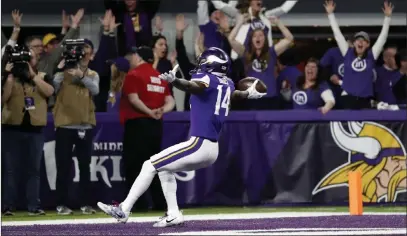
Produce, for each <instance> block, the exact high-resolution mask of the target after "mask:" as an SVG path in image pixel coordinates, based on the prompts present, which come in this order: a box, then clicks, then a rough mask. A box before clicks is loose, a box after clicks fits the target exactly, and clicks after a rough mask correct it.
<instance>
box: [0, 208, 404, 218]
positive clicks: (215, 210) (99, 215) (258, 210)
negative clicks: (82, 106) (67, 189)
mask: <svg viewBox="0 0 407 236" xmlns="http://www.w3.org/2000/svg"><path fill="white" fill-rule="evenodd" d="M183 211H184V215H196V214H228V213H229V214H239V213H262V212H347V211H348V207H276V208H274V207H211V208H189V209H184V210H183ZM364 211H365V212H406V207H405V206H402V207H393V206H374V207H364ZM162 214H163V212H147V213H133V214H132V216H161V215H162ZM105 217H109V216H106V215H105V214H102V213H100V212H98V213H96V214H94V215H82V214H81V213H80V212H79V211H77V212H74V214H73V215H69V216H59V215H57V214H56V213H55V211H48V212H47V215H45V216H29V215H28V213H26V212H17V213H16V214H15V215H14V216H3V217H2V221H23V220H61V219H89V218H105Z"/></svg>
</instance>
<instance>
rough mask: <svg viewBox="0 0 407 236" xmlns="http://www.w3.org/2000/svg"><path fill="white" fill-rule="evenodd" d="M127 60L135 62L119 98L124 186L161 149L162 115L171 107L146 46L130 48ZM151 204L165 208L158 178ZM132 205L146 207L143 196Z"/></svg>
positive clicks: (149, 49)
mask: <svg viewBox="0 0 407 236" xmlns="http://www.w3.org/2000/svg"><path fill="white" fill-rule="evenodd" d="M132 51H133V55H132V56H131V58H130V64H133V65H135V66H136V67H135V69H133V70H131V71H130V72H129V73H128V74H127V76H126V78H125V80H124V84H123V89H122V98H121V100H120V121H121V123H122V124H123V125H124V135H123V161H124V164H125V178H126V184H127V188H128V190H130V188H131V186H132V185H133V182H134V180H135V179H136V177H137V173H139V171H140V170H141V167H142V165H143V163H144V161H146V160H148V159H149V158H150V157H151V156H152V155H154V154H155V153H157V152H159V151H161V138H162V120H161V118H162V115H163V113H167V112H170V111H172V110H173V109H174V106H175V101H174V99H173V97H172V96H171V93H170V90H169V87H168V83H167V82H166V81H163V80H160V79H159V78H158V76H159V74H160V73H159V72H158V71H156V70H155V69H154V68H153V65H152V64H153V63H154V54H153V51H152V49H151V48H149V47H139V48H133V50H132ZM152 191H153V193H152V194H151V195H152V198H153V202H154V208H155V209H156V210H163V209H165V208H166V205H165V199H164V197H163V193H162V190H161V185H160V182H159V181H158V179H155V181H154V182H153V187H152ZM140 199H141V201H139V202H138V203H139V204H138V205H137V204H136V206H135V209H137V210H147V209H148V201H147V199H146V197H144V198H143V197H142V198H140Z"/></svg>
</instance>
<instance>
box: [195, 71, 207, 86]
mask: <svg viewBox="0 0 407 236" xmlns="http://www.w3.org/2000/svg"><path fill="white" fill-rule="evenodd" d="M191 81H196V82H200V83H203V84H205V85H206V87H209V84H210V82H211V78H210V75H209V74H207V73H195V74H192V76H191Z"/></svg>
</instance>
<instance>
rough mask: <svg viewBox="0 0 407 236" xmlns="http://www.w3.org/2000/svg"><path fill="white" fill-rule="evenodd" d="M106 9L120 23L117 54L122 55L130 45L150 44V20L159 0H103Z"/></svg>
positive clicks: (156, 9)
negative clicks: (110, 11)
mask: <svg viewBox="0 0 407 236" xmlns="http://www.w3.org/2000/svg"><path fill="white" fill-rule="evenodd" d="M104 2H105V7H106V9H110V10H112V12H113V15H115V16H116V20H117V23H121V25H120V26H119V28H118V30H117V37H118V47H119V48H118V49H119V56H124V55H125V54H126V52H128V51H129V50H130V49H131V48H132V47H139V46H148V45H150V42H151V38H152V36H153V34H152V25H151V21H152V19H153V18H154V16H155V14H156V12H157V11H158V8H159V6H160V0H154V1H140V0H124V1H117V0H104Z"/></svg>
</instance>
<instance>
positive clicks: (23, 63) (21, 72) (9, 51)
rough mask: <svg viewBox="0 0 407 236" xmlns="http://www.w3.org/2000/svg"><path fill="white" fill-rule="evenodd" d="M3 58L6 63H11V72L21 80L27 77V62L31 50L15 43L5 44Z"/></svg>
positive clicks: (29, 58)
mask: <svg viewBox="0 0 407 236" xmlns="http://www.w3.org/2000/svg"><path fill="white" fill-rule="evenodd" d="M4 56H5V57H4V58H3V59H4V60H5V61H7V63H13V65H14V66H13V69H12V70H11V73H12V74H13V75H14V76H15V77H18V78H20V79H22V80H24V79H28V76H29V69H28V64H27V63H28V62H30V60H31V56H32V55H31V52H30V50H29V49H28V48H27V47H26V46H19V45H16V46H15V47H12V46H9V45H8V46H6V48H5V51H4Z"/></svg>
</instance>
